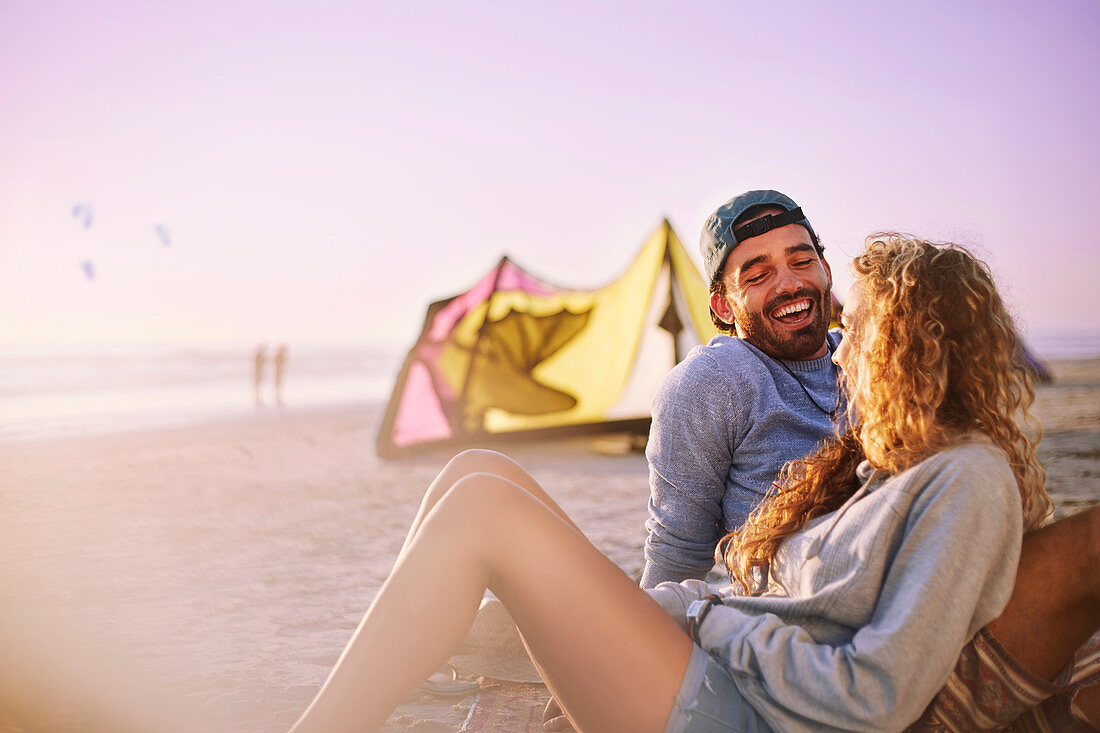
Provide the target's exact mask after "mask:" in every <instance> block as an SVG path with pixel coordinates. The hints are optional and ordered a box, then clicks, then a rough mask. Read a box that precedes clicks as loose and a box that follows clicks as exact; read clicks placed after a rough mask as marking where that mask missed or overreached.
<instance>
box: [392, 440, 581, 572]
mask: <svg viewBox="0 0 1100 733" xmlns="http://www.w3.org/2000/svg"><path fill="white" fill-rule="evenodd" d="M474 473H490V474H493V475H495V476H500V477H501V478H505V479H508V480H509V481H511V482H512V483H514V484H516V485H518V486H521V487H523V489H525V490H526V491H527V492H528V493H530V494H531V495H532V496H534V497H535V498H536V499H538V500H539V501H541V502H542V503H543V504H545V505H546V506H547V507H549V508H550V509H552V510H553V511H554V512H555V513H557V515H558V516H560V517H561V518H562V519H563V520H565V521H566V522H567V523H568V524H569V525H570V526H571V527H573V528H574V529H576V526H577V525H575V524H573V520H572V519H570V518H569V516H568V515H567V514H566V513H565V512H564V511H563V510H562V508H561V507H560V506H558V505H557V503H556V502H555V501H554V500H553V499H551V498H550V495H549V494H547V493H546V491H545V490H544V489H543V488H542V486H540V485H539V483H538V482H537V481H535V479H534V478H533V477H532V476H531V474H529V473H527V471H526V470H525V469H524V468H523V466H521V465H519V464H518V463H516V462H515V461H513V460H512V459H511V458H509V457H508V456H506V455H504V454H503V453H498V452H496V451H491V450H483V449H480V448H472V449H470V450H465V451H462V452H461V453H459V454H458V455H456V456H455V457H454V458H452V459H451V460H450V461H449V462H448V463H447V465H446V466H444V467H443V470H442V471H440V472H439V473H438V474H437V475H436V477H435V480H433V481H432V483H431V485H430V486H428V490H427V491H426V492H424V498H423V499H422V500H421V502H420V509H419V510H418V511H417V513H416V517H415V518H414V519H413V523H412V526H411V527H409V533H408V535H407V536H406V537H405V543H404V545H402V546H401V552H400V553H398V555H397V557H398V560H400V559H401V556H402V555H404V554H405V550H406V549H407V548H408V547H409V545H410V544H412V540H413V537H415V536H416V533H417V531H418V530H419V529H420V525H421V524H422V523H423V522H424V518H425V517H427V516H428V512H430V511H431V510H432V507H434V506H435V505H436V504H437V503H438V502H439V500H440V499H442V498H443V497H444V496H445V495H446V494H447V492H448V491H450V490H451V487H452V486H454V485H455V483H457V482H458V481H459V480H461V479H463V478H466V477H467V476H469V475H471V474H474ZM578 531H579V530H578Z"/></svg>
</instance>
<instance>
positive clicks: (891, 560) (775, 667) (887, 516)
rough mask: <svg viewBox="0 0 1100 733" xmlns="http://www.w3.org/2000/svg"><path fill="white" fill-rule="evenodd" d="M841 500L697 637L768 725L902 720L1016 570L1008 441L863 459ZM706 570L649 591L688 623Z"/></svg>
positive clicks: (880, 726) (1018, 533) (987, 616)
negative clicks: (921, 456) (904, 460)
mask: <svg viewBox="0 0 1100 733" xmlns="http://www.w3.org/2000/svg"><path fill="white" fill-rule="evenodd" d="M858 475H859V478H860V479H861V481H862V486H861V488H860V489H859V490H857V492H856V493H855V494H854V495H853V496H852V498H851V499H849V500H848V501H847V502H846V503H845V504H844V505H843V506H842V507H841V508H840V509H838V510H837V511H835V512H832V513H830V514H827V515H825V516H823V517H819V518H817V519H816V520H814V521H813V522H812V523H811V524H810V525H808V527H807V528H806V529H804V530H803V531H802V532H800V533H798V534H796V535H794V536H792V537H791V538H789V539H788V540H787V541H786V542H784V543H783V545H782V546H781V547H780V549H779V552H778V553H777V554H776V558H775V562H774V563H773V564H772V568H771V573H770V582H769V586H768V589H767V591H766V593H765V594H764V595H762V596H756V597H744V596H735V597H733V598H730V599H728V600H727V601H726V604H727V605H725V606H721V607H715V608H714V609H712V611H711V612H710V614H709V615H708V616H707V617H706V619H705V620H704V623H703V624H702V626H701V628H700V632H699V639H700V645H701V646H702V647H703V648H704V649H706V650H707V651H708V652H710V653H711V654H713V655H714V656H716V657H718V658H720V659H722V660H724V661H725V662H726V663H727V664H728V665H729V666H730V668H731V669H732V670H733V673H734V678H735V679H736V681H737V685H738V687H739V688H740V690H741V692H742V694H743V695H744V696H745V698H746V699H747V700H748V701H749V703H750V704H751V705H752V706H753V707H754V708H755V709H756V710H757V711H758V712H759V713H760V714H761V715H762V716H763V717H764V718H765V719H766V720H767V721H768V723H769V724H770V725H771V726H772V727H773V728H775V729H776V730H783V731H819V730H826V729H829V728H834V729H841V730H852V731H888V730H901V729H903V728H904V727H905V726H906V725H908V724H909V723H911V722H912V721H913V720H915V719H916V718H917V717H918V716H919V715H920V714H921V712H922V711H923V710H924V708H925V706H926V705H927V704H928V702H929V701H930V700H931V699H932V697H933V696H934V695H935V694H936V692H938V691H939V689H940V688H941V687H942V686H943V684H944V682H945V681H946V679H947V676H948V674H949V673H950V671H951V669H952V668H953V666H954V664H955V661H956V659H957V658H958V655H959V652H960V650H961V649H962V647H963V646H964V645H965V644H966V642H967V641H968V640H969V639H970V638H971V637H972V636H973V635H974V634H975V633H976V632H977V631H978V630H979V629H980V628H982V627H983V626H985V625H986V624H988V623H989V622H990V621H992V620H993V619H994V618H996V617H997V616H998V615H999V614H1000V612H1001V610H1002V609H1003V608H1004V606H1005V604H1006V603H1007V602H1008V598H1009V596H1010V595H1011V594H1012V587H1013V584H1014V582H1015V578H1016V565H1017V562H1018V560H1019V555H1020V540H1021V537H1022V534H1023V518H1022V510H1021V506H1020V495H1019V492H1018V490H1017V487H1016V482H1015V479H1014V477H1013V475H1012V471H1011V469H1010V468H1009V465H1008V462H1007V460H1006V458H1005V455H1004V453H1003V452H1001V451H1000V450H999V449H998V448H996V447H995V446H993V445H992V444H991V443H989V442H988V441H987V440H986V439H984V438H981V439H974V440H972V441H971V442H966V443H963V444H961V445H958V446H956V447H953V448H951V449H949V450H945V451H943V452H942V453H939V454H936V455H934V456H932V457H931V458H928V459H925V460H924V461H922V462H921V463H919V464H917V465H916V466H913V467H912V468H910V469H908V470H906V471H904V472H902V473H899V474H897V475H895V476H888V475H886V474H885V473H884V472H882V471H876V470H873V469H872V468H871V467H870V464H869V463H867V462H866V461H865V462H864V463H863V464H861V465H860V467H859V469H858ZM708 592H710V591H709V590H708V588H707V586H706V584H705V583H703V582H702V581H698V580H687V581H684V582H683V583H662V584H660V585H659V586H657V588H655V589H653V590H650V591H649V593H650V594H651V595H652V596H653V597H654V598H655V599H657V601H658V602H659V603H660V604H661V605H662V606H663V607H664V608H665V609H666V610H667V611H668V612H669V613H671V614H672V615H673V616H674V617H676V618H677V619H678V620H680V622H681V623H684V615H685V613H686V609H687V606H688V604H689V603H691V601H693V600H695V599H697V598H702V597H703V596H705V595H706V594H707V593H708Z"/></svg>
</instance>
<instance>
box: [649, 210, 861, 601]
mask: <svg viewBox="0 0 1100 733" xmlns="http://www.w3.org/2000/svg"><path fill="white" fill-rule="evenodd" d="M700 249H701V250H702V253H703V261H704V265H705V267H706V275H707V279H708V281H709V283H710V310H711V318H712V319H713V320H714V323H715V325H716V326H718V328H719V329H720V330H722V331H725V332H726V333H727V334H730V335H720V336H715V337H714V338H713V339H712V340H711V342H710V343H709V344H707V345H706V346H700V347H697V348H695V349H693V350H692V351H691V353H689V354H688V356H687V358H685V359H684V361H683V362H681V363H680V364H679V365H678V366H677V367H676V368H675V369H673V370H672V371H671V372H670V373H669V375H668V376H667V377H666V378H665V381H664V383H663V384H662V386H661V389H660V390H659V391H658V393H657V396H656V398H655V399H654V403H653V426H652V429H651V431H650V439H649V446H648V448H647V450H646V455H647V458H648V459H649V466H650V481H649V483H650V502H649V510H650V518H649V520H648V521H647V522H646V529H647V530H648V536H647V538H646V543H645V558H646V563H645V570H644V571H643V573H642V587H644V588H652V587H654V586H656V585H657V584H658V583H660V582H663V581H666V580H671V581H680V580H685V579H687V578H704V577H705V576H706V574H707V572H708V571H709V570H710V569H711V567H713V565H714V549H715V546H716V544H717V543H718V540H719V539H720V538H721V537H722V536H724V535H725V534H726V533H727V532H728V531H730V530H732V529H735V528H737V527H739V526H740V525H741V524H743V523H744V521H745V519H746V518H747V517H748V514H749V513H750V512H751V511H752V510H753V508H755V507H756V505H757V504H758V503H760V500H761V499H762V498H763V497H764V494H765V493H766V492H767V491H768V489H769V488H770V487H771V485H772V482H773V481H774V480H775V479H776V477H777V476H778V475H779V469H780V468H781V467H782V466H783V464H784V463H786V462H787V461H790V460H793V459H796V458H802V457H803V456H806V455H807V454H809V453H811V452H812V451H813V449H814V448H815V447H816V446H817V445H818V444H819V443H820V442H821V441H823V440H824V439H826V438H828V437H829V436H831V435H833V434H835V433H836V432H837V422H838V419H839V420H840V421H842V422H843V421H844V415H845V409H846V404H845V400H844V397H843V396H842V393H841V390H840V388H839V380H838V378H837V371H836V365H834V364H833V362H832V352H833V351H834V350H835V349H836V345H837V343H838V341H839V336H838V335H837V334H835V333H830V332H829V330H828V329H829V322H830V320H831V318H832V297H831V290H832V273H831V271H830V269H829V263H828V262H826V261H825V258H824V257H823V249H822V247H821V244H820V242H819V241H818V237H817V234H816V233H815V232H814V230H813V227H812V226H810V222H809V220H807V218H806V216H805V215H804V214H803V212H802V209H801V208H800V207H799V206H798V204H796V203H795V202H794V201H793V200H791V199H790V198H789V197H787V196H785V195H783V194H781V193H779V192H778V191H749V192H747V193H743V194H741V195H740V196H736V197H734V198H732V199H730V200H729V201H727V202H726V203H725V204H723V205H722V206H720V207H719V208H718V210H717V211H715V212H714V213H713V214H711V216H710V218H709V219H707V221H706V224H704V226H703V234H702V237H701V241H700ZM732 334H736V336H737V338H733V337H732Z"/></svg>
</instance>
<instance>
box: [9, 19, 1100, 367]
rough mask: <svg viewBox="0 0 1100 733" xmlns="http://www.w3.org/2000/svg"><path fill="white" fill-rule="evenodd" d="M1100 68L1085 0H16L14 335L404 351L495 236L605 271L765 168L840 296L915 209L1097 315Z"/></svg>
mask: <svg viewBox="0 0 1100 733" xmlns="http://www.w3.org/2000/svg"><path fill="white" fill-rule="evenodd" d="M1098 71H1100V4H1097V3H1096V2H1094V0H1077V1H1072V0H1053V1H1044V2H1037V1H1036V2H1011V3H1006V2H992V1H989V2H985V1H981V2H959V1H957V0H956V1H954V2H940V1H938V0H937V1H934V2H929V1H928V0H923V1H921V2H896V3H895V2H890V3H871V2H821V1H820V0H791V1H788V2H784V3H746V2H733V1H730V2H690V1H688V0H684V1H682V2H674V1H673V0H632V1H631V2H580V1H574V0H566V1H561V0H558V1H555V2H545V3H530V2H519V1H518V0H511V1H507V2H479V1H476V0H474V1H470V2H461V3H459V2H430V1H428V0H411V1H404V0H402V1H400V2H386V3H376V2H328V1H325V0H321V1H312V2H308V3H307V2H281V1H278V0H274V1H273V0H265V1H264V2H259V1H249V2H224V1H221V0H220V1H219V2H210V1H207V0H188V1H187V2H127V1H125V0H98V1H95V2H91V1H88V0H80V1H69V2H66V1H64V0H59V1H58V2H40V1H38V0H25V1H24V0H3V1H2V2H0V342H5V343H12V342H36V343H71V342H180V343H186V342H192V343H193V342H214V341H224V342H240V343H246V344H250V343H255V342H256V341H259V340H263V339H266V340H287V341H290V342H291V343H295V342H305V341H315V342H358V343H366V342H370V343H382V344H387V345H394V346H407V345H408V344H410V343H411V342H412V341H413V339H414V338H415V336H416V333H417V330H418V329H419V326H420V322H421V318H422V316H423V310H424V307H425V305H426V304H427V303H428V302H429V301H430V300H433V299H437V298H440V297H445V296H448V295H451V294H454V293H456V292H458V291H460V290H463V289H465V288H467V287H469V286H470V285H472V284H473V283H474V282H475V281H476V280H477V279H478V277H479V276H480V275H481V274H482V273H483V272H484V271H485V270H487V269H488V268H489V267H490V266H491V265H492V264H494V263H495V262H496V260H497V259H498V258H499V256H500V255H501V254H502V253H508V254H510V255H511V256H512V257H513V258H514V259H516V260H517V261H518V262H519V263H520V264H522V265H524V266H526V267H527V268H528V269H530V270H532V271H533V272H534V273H536V274H537V275H539V276H541V277H543V278H545V279H548V280H551V281H553V282H557V283H560V284H564V285H572V286H576V287H594V286H598V285H602V284H604V283H606V282H609V281H611V280H612V279H614V278H615V277H616V276H617V275H618V274H619V273H620V272H621V271H622V270H624V269H625V268H626V266H627V264H628V263H629V262H630V260H631V258H632V256H633V254H634V253H635V251H636V250H637V249H638V248H639V247H640V246H641V244H642V243H643V241H644V240H645V239H646V237H647V236H648V235H649V234H650V232H651V231H652V230H653V229H654V228H655V227H656V226H657V225H658V224H659V223H660V221H661V219H662V217H665V216H667V217H668V218H669V219H670V220H671V222H672V225H673V227H674V228H675V229H676V230H677V232H678V233H679V234H680V237H681V238H682V239H683V240H684V242H685V244H687V245H688V247H689V249H691V251H692V252H693V254H694V255H696V259H697V261H698V256H697V252H696V251H695V250H696V243H697V241H698V233H699V229H700V226H701V224H702V222H703V220H704V218H705V217H706V216H707V214H708V213H709V212H710V211H711V210H713V209H714V208H715V207H716V206H717V205H718V204H720V203H722V202H723V201H724V200H726V199H727V198H729V197H730V196H732V195H733V194H735V193H738V192H740V191H743V190H746V189H749V188H778V189H780V190H783V191H785V192H787V193H789V194H790V195H792V196H793V197H795V198H796V200H798V201H799V202H800V203H801V204H802V206H803V209H804V210H805V212H806V213H807V215H808V216H809V217H810V219H811V221H812V222H813V224H814V226H815V228H816V229H817V230H818V232H819V233H820V234H821V236H822V237H823V239H824V242H825V245H826V248H827V255H828V257H829V258H830V260H831V262H832V264H833V270H834V273H835V274H836V275H837V280H838V283H837V289H838V291H839V292H840V293H841V294H842V293H843V292H844V289H845V287H846V285H847V283H848V282H849V281H850V278H849V276H848V274H847V270H846V264H847V260H849V259H850V257H851V255H853V254H855V253H856V252H857V251H858V250H859V248H860V245H861V242H862V239H863V237H864V236H865V235H866V234H867V233H869V232H871V231H873V230H877V229H883V228H891V229H902V230H907V231H911V232H915V233H918V234H921V235H924V236H928V237H932V238H938V239H953V240H958V241H961V242H963V243H966V244H970V245H974V246H975V247H977V248H978V249H979V251H981V252H983V253H984V254H985V255H986V256H987V257H988V259H989V260H990V262H991V264H992V266H993V269H994V271H995V273H996V274H997V275H998V277H999V278H1000V281H1001V283H1002V285H1003V287H1004V290H1005V292H1006V295H1007V296H1008V299H1009V300H1010V302H1011V303H1012V304H1013V306H1014V307H1015V309H1016V311H1017V313H1018V315H1019V317H1020V319H1021V321H1022V323H1023V325H1024V327H1025V329H1039V328H1052V327H1074V328H1076V327H1085V326H1091V325H1093V324H1094V323H1095V320H1096V316H1095V314H1096V313H1097V312H1098V311H1100V283H1098V282H1097V281H1098V275H1100V267H1098V265H1100V256H1098V254H1097V249H1098V242H1097V239H1098V232H1100V140H1098V137H1097V129H1098V119H1100V114H1098V113H1100V84H1098V83H1097V80H1096V77H1097V73H1098ZM82 203H87V204H90V206H91V209H92V212H93V214H92V221H91V223H90V225H89V226H88V227H84V226H83V224H82V223H81V221H80V220H79V219H78V218H76V217H73V216H72V211H73V208H74V206H76V205H78V204H82ZM158 224H159V225H162V226H164V227H165V228H166V230H167V232H168V236H169V244H168V245H167V246H165V245H164V244H162V243H161V240H160V238H159V236H158V234H157V232H156V231H155V229H154V227H155V226H156V225H158ZM83 260H90V261H92V262H94V267H95V279H94V280H91V279H89V278H87V277H86V276H85V274H84V272H83V271H82V269H81V266H80V263H81V261H83Z"/></svg>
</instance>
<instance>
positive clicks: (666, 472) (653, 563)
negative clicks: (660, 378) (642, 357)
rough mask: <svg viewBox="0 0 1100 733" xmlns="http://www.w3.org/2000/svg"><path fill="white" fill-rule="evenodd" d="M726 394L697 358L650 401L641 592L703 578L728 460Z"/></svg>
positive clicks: (717, 534) (718, 526) (730, 407)
mask: <svg viewBox="0 0 1100 733" xmlns="http://www.w3.org/2000/svg"><path fill="white" fill-rule="evenodd" d="M734 410H735V406H734V403H733V400H732V399H731V390H730V387H729V385H728V383H727V380H726V379H724V378H723V376H722V374H721V372H720V370H719V369H718V368H717V366H716V365H715V364H714V363H713V362H712V361H711V359H710V358H708V357H707V356H705V355H702V354H696V355H694V357H693V358H689V359H687V360H685V361H684V362H682V363H681V364H680V365H679V366H677V367H676V368H675V369H673V370H672V371H671V372H669V374H668V376H666V377H665V380H664V382H663V383H662V385H661V388H660V389H659V390H658V393H657V396H656V397H655V398H654V401H653V424H652V427H651V429H650V437H649V443H648V445H647V448H646V457H647V458H648V460H649V487H650V499H649V514H650V517H649V519H648V520H646V531H647V536H646V541H645V560H646V562H645V569H644V570H643V572H642V581H641V584H642V587H643V588H653V587H654V586H656V585H657V584H658V583H662V582H666V581H673V582H678V581H681V580H685V579H687V578H699V579H701V578H704V577H706V574H707V572H708V571H709V570H710V569H711V568H712V567H713V566H714V550H715V546H716V545H717V544H718V540H719V539H720V538H721V536H722V533H723V532H724V527H723V526H722V497H723V496H724V495H725V492H726V478H727V476H728V475H729V471H730V466H731V464H732V462H733V458H732V450H733V448H732V446H733V445H734V439H735V436H734V435H733V428H732V422H733V420H734V417H733V415H734Z"/></svg>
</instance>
